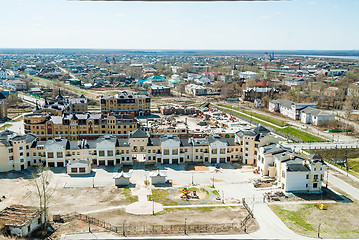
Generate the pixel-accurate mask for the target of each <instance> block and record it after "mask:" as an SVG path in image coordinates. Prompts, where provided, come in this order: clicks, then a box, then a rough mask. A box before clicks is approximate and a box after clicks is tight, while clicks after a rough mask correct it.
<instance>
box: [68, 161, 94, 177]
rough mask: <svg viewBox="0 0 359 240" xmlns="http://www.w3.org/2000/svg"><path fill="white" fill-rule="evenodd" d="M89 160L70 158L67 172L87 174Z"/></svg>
mask: <svg viewBox="0 0 359 240" xmlns="http://www.w3.org/2000/svg"><path fill="white" fill-rule="evenodd" d="M89 173H91V162H90V161H87V160H72V161H70V162H69V163H68V164H67V174H89Z"/></svg>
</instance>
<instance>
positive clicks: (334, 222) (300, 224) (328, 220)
mask: <svg viewBox="0 0 359 240" xmlns="http://www.w3.org/2000/svg"><path fill="white" fill-rule="evenodd" d="M325 205H326V208H327V210H320V209H319V208H318V207H317V206H316V205H315V204H296V205H294V204H282V205H270V207H271V209H272V210H273V211H274V212H275V213H276V214H277V215H278V216H279V218H280V219H281V220H282V221H283V222H284V223H285V224H286V225H287V226H288V227H289V228H290V229H292V230H293V231H295V232H297V233H300V234H304V235H306V236H310V237H317V234H318V226H319V223H320V224H321V226H320V236H321V237H324V238H326V237H329V238H338V237H340V238H358V237H359V221H358V214H359V206H358V203H330V204H325Z"/></svg>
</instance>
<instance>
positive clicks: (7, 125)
mask: <svg viewBox="0 0 359 240" xmlns="http://www.w3.org/2000/svg"><path fill="white" fill-rule="evenodd" d="M11 126H12V124H8V123H7V124H4V125H3V126H2V127H0V131H2V130H5V128H8V127H11Z"/></svg>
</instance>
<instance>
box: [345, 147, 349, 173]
mask: <svg viewBox="0 0 359 240" xmlns="http://www.w3.org/2000/svg"><path fill="white" fill-rule="evenodd" d="M345 168H346V170H347V176H348V170H349V166H348V148H347V149H346V150H345Z"/></svg>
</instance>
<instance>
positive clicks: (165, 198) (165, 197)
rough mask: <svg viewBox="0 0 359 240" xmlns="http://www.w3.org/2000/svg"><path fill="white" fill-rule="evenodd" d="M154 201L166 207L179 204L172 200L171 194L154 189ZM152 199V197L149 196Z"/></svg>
mask: <svg viewBox="0 0 359 240" xmlns="http://www.w3.org/2000/svg"><path fill="white" fill-rule="evenodd" d="M152 196H153V201H154V202H157V203H161V204H162V205H164V206H175V205H178V203H177V202H176V201H174V200H172V199H171V198H170V196H169V193H168V191H167V190H165V189H152ZM148 197H149V198H150V196H148Z"/></svg>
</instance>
